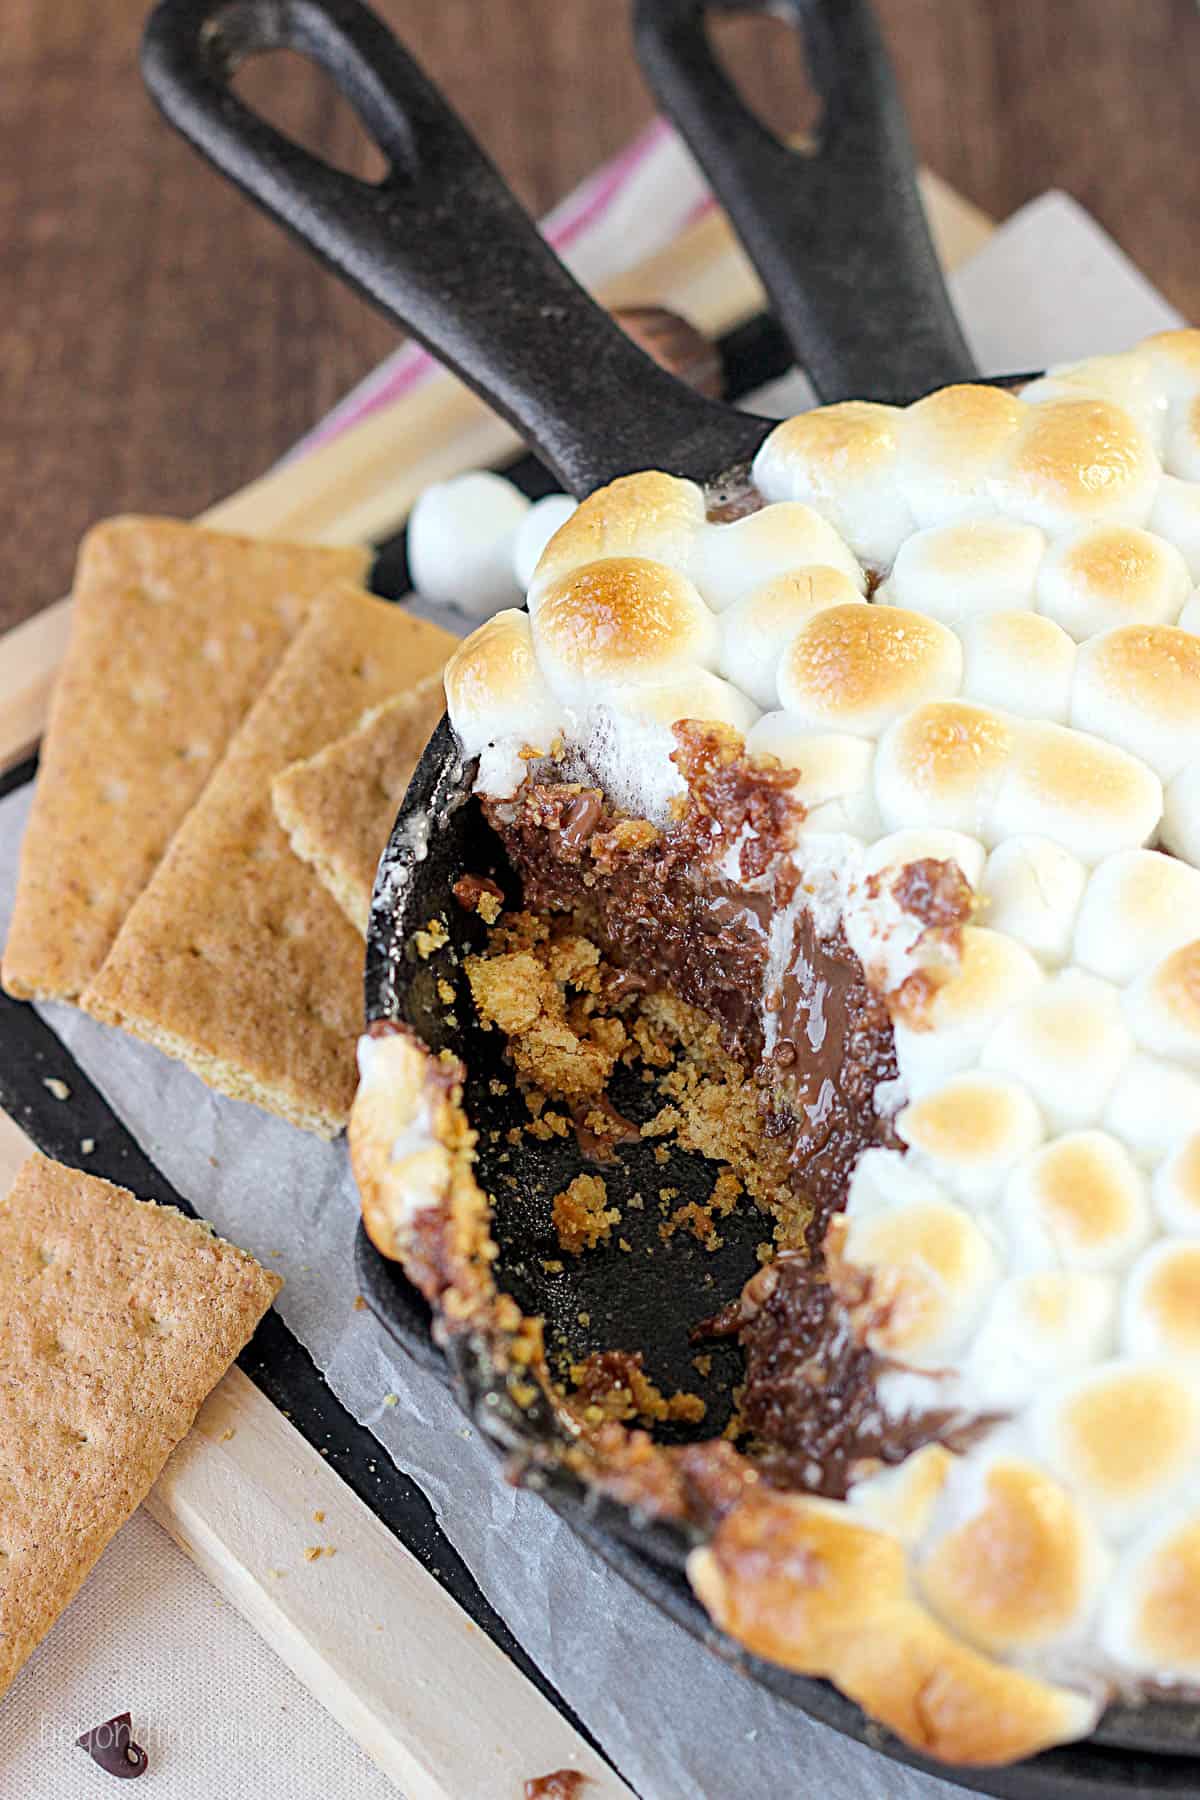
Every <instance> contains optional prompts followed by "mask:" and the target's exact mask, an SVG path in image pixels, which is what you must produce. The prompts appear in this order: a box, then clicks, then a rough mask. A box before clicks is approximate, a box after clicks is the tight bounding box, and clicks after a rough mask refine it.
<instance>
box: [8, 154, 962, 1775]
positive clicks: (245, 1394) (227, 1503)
mask: <svg viewBox="0 0 1200 1800" xmlns="http://www.w3.org/2000/svg"><path fill="white" fill-rule="evenodd" d="M921 184H922V191H923V194H924V198H925V203H926V208H927V210H928V213H929V217H930V222H931V225H932V228H933V234H934V238H935V240H936V242H937V246H938V252H939V254H940V256H941V259H942V262H943V265H944V266H945V267H946V268H947V269H953V268H955V267H957V266H958V264H959V263H961V262H964V261H965V260H966V259H967V258H968V257H969V256H971V255H973V254H974V252H975V251H976V250H978V249H979V248H981V246H982V245H983V244H984V243H985V242H986V240H987V238H988V237H989V235H990V234H991V232H992V230H993V229H994V227H993V225H992V222H991V221H990V220H989V219H987V218H986V217H985V215H984V214H982V213H981V212H980V211H979V210H978V208H976V207H974V206H972V205H971V204H970V203H969V202H968V201H966V200H964V199H962V198H961V196H959V195H958V194H956V193H954V191H953V190H952V189H950V188H948V187H947V186H946V184H945V183H944V182H942V181H940V180H939V179H938V178H937V177H936V176H934V175H931V174H929V173H924V174H923V175H922V178H921ZM599 298H600V299H602V300H603V301H604V302H605V304H606V305H609V306H617V305H638V304H657V305H661V306H669V307H671V308H673V309H674V310H676V311H678V312H681V313H683V314H684V315H685V316H687V317H688V318H690V319H692V320H693V321H694V323H696V324H697V325H698V326H699V327H700V328H701V329H702V330H705V331H707V332H709V333H711V334H713V335H720V334H721V333H723V332H725V331H728V330H729V329H730V328H731V327H732V326H734V325H736V324H738V323H740V322H741V321H742V320H744V319H746V318H749V317H751V316H753V314H755V313H756V312H758V311H760V310H761V309H762V306H763V295H762V289H761V287H760V285H759V283H758V280H757V277H756V276H755V275H754V272H753V270H752V269H751V268H750V265H749V263H748V262H747V261H746V258H745V256H744V255H743V253H742V251H741V249H740V247H739V246H738V244H737V243H736V241H735V240H734V238H733V236H732V234H731V233H730V230H729V227H728V225H727V224H726V223H725V220H724V218H723V216H722V215H720V214H719V213H717V212H715V211H712V212H709V213H707V214H706V215H704V216H703V217H702V218H701V219H700V220H699V221H698V222H697V223H696V224H694V225H693V226H691V227H690V228H689V229H688V230H687V231H686V232H685V233H684V234H683V235H682V236H681V237H679V238H678V239H677V240H676V241H675V242H674V243H672V244H671V245H669V246H668V247H667V248H666V249H665V250H663V251H661V252H659V253H658V254H656V255H655V256H653V257H651V258H649V259H648V260H647V261H646V262H644V263H642V264H641V265H639V266H638V267H637V268H636V269H633V270H630V271H629V272H627V273H626V274H624V275H622V276H620V277H618V278H617V279H615V280H614V281H612V282H609V283H607V284H605V286H604V287H603V288H602V289H601V290H600V292H599ZM414 445H419V446H421V454H420V456H419V457H413V455H412V454H411V453H412V449H413V446H414ZM518 448H519V439H518V438H517V437H516V435H515V433H514V432H513V431H512V430H511V428H510V427H509V426H507V425H505V424H503V423H502V422H501V421H500V420H498V419H497V418H495V416H494V415H493V414H491V413H489V412H488V410H487V409H486V407H485V406H484V405H483V404H482V402H480V401H479V400H478V399H477V398H476V397H475V396H474V395H473V394H471V393H469V392H468V391H467V390H466V389H465V388H463V387H462V386H461V385H460V384H459V383H458V382H456V381H455V380H454V379H453V378H452V377H451V376H448V375H445V374H439V375H437V376H436V377H431V378H430V379H429V380H428V381H426V382H424V383H423V384H422V385H421V386H419V387H418V388H417V389H416V390H415V391H414V392H412V393H411V394H408V395H406V396H405V397H404V398H403V399H401V400H400V401H398V402H397V403H395V404H394V405H392V406H391V407H388V408H385V409H383V410H381V411H380V412H378V413H375V414H373V415H372V416H371V417H370V418H368V419H366V420H364V421H363V422H362V423H361V424H359V425H358V426H356V427H354V428H353V429H352V430H350V431H348V432H346V433H344V434H343V435H342V436H340V437H338V438H335V439H334V440H333V441H332V442H331V443H329V444H326V445H323V446H320V447H319V448H317V449H316V450H314V451H313V452H311V453H310V454H309V455H308V456H306V457H304V458H303V459H302V460H300V461H297V462H295V463H288V464H285V465H284V466H283V467H281V468H279V469H275V470H272V471H271V472H270V473H268V474H266V475H264V476H263V477H262V478H261V479H260V480H258V481H256V482H252V483H251V484H250V486H249V487H246V488H243V489H242V490H241V491H240V492H239V493H236V494H233V495H231V496H230V497H229V498H228V499H227V500H224V501H222V502H221V503H220V504H219V505H218V506H215V507H213V508H212V509H211V510H210V511H209V512H207V513H206V514H204V515H203V518H204V522H205V523H208V524H212V525H217V526H221V527H224V528H227V529H229V530H236V531H243V532H246V533H248V534H250V535H254V536H260V537H282V538H293V539H297V540H300V539H307V540H311V541H316V542H321V543H331V544H346V543H368V542H374V541H379V540H380V539H382V538H384V537H386V536H388V535H390V534H391V533H393V532H395V531H397V530H398V529H399V528H400V526H401V525H402V524H403V522H404V519H405V518H406V517H407V515H408V511H409V508H410V507H411V505H412V502H413V500H414V499H415V498H416V496H417V494H419V493H420V492H421V490H422V488H424V487H426V486H428V484H429V483H430V482H431V481H440V480H443V479H445V477H446V476H448V475H452V474H457V473H458V472H460V471H461V470H463V469H468V468H475V467H479V466H480V465H487V464H492V463H497V462H503V461H504V460H505V459H507V458H509V457H511V456H512V455H514V454H515V453H516V451H517V450H518ZM70 608H71V602H70V599H69V597H68V598H66V599H63V600H59V601H58V602H56V603H55V604H54V605H52V606H49V607H47V608H46V609H45V611H44V612H41V613H38V614H37V615H36V616H35V617H34V618H32V619H29V620H27V621H26V622H25V623H24V624H22V625H19V626H17V627H16V628H15V629H14V630H13V631H10V632H8V633H7V634H6V635H4V636H3V637H0V770H3V769H6V768H9V767H11V766H12V764H13V763H15V762H16V761H17V760H18V759H19V758H20V757H21V756H22V755H24V754H25V753H26V752H27V751H28V750H29V749H30V748H32V746H33V745H34V744H36V742H37V740H38V739H39V737H40V736H41V733H42V730H43V728H44V725H45V721H46V711H47V705H48V702H49V697H50V691H51V688H52V687H53V684H54V680H55V677H56V675H57V672H58V668H59V665H60V663H61V661H62V656H63V651H64V649H65V645H66V639H67V633H68V630H69V627H70ZM29 1148H30V1146H29V1143H28V1141H27V1139H26V1138H25V1137H24V1135H23V1133H22V1132H21V1131H20V1130H19V1129H18V1127H17V1126H16V1125H15V1124H14V1123H13V1122H12V1120H10V1119H9V1118H7V1116H6V1115H5V1114H3V1113H0V1192H4V1191H6V1190H7V1188H8V1186H9V1185H10V1183H11V1181H12V1178H13V1176H14V1175H15V1173H16V1170H17V1167H18V1165H19V1164H20V1162H21V1161H22V1159H23V1158H24V1156H25V1155H26V1154H27V1153H28V1151H29ZM381 1454H382V1452H381ZM146 1506H147V1510H148V1511H149V1512H150V1513H151V1515H152V1516H153V1517H154V1518H155V1519H157V1520H158V1522H159V1524H161V1525H162V1526H164V1527H165V1529H166V1530H167V1531H169V1532H170V1534H171V1536H172V1537H173V1538H174V1539H175V1541H176V1543H178V1544H179V1545H180V1547H181V1548H182V1549H183V1550H185V1551H186V1552H187V1554H188V1555H189V1556H190V1557H191V1558H192V1559H193V1561H195V1562H196V1563H197V1564H198V1565H199V1567H200V1568H202V1569H203V1570H204V1572H205V1573H206V1574H207V1575H208V1576H209V1578H210V1579H211V1580H212V1582H213V1583H214V1585H215V1586H216V1587H217V1588H218V1589H219V1591H220V1592H221V1594H222V1595H223V1596H224V1597H225V1598H226V1599H227V1600H228V1601H229V1602H230V1603H231V1604H232V1605H233V1606H235V1607H236V1608H237V1609H238V1611H239V1612H240V1613H241V1614H242V1615H243V1616H244V1617H245V1618H246V1619H248V1620H249V1621H250V1623H251V1624H252V1625H253V1626H254V1627H255V1629H256V1630H257V1631H258V1632H259V1633H260V1634H261V1635H262V1636H263V1637H264V1638H265V1639H266V1641H267V1642H268V1643H269V1644H270V1645H271V1646H272V1648H273V1649H274V1650H275V1651H276V1652H277V1653H278V1654H279V1655H280V1656H281V1657H282V1658H283V1660H284V1661H285V1662H286V1663H287V1664H288V1666H289V1667H290V1668H291V1669H292V1670H293V1671H294V1673H295V1674H296V1675H297V1676H299V1678H300V1680H301V1681H303V1682H304V1684H305V1685H306V1686H307V1687H308V1688H309V1690H310V1691H311V1692H312V1693H313V1694H314V1695H315V1696H316V1697H317V1698H318V1699H319V1700H320V1701H321V1703H322V1705H324V1706H325V1707H327V1708H328V1710H329V1711H330V1712H331V1713H332V1714H333V1716H334V1717H335V1718H336V1719H337V1720H338V1721H339V1722H340V1723H341V1724H342V1725H343V1726H344V1727H345V1729H346V1730H347V1731H348V1732H350V1734H351V1735H352V1736H353V1737H354V1738H355V1739H356V1740H357V1741H358V1742H359V1743H360V1744H361V1745H362V1746H363V1748H364V1749H365V1750H366V1751H367V1753H368V1754H369V1755H370V1756H372V1757H373V1758H374V1760H375V1761H376V1762H377V1763H378V1764H379V1766H380V1768H382V1769H383V1770H385V1771H386V1773H387V1774H389V1775H390V1776H391V1777H392V1779H393V1780H394V1781H395V1782H396V1783H397V1785H398V1787H399V1788H400V1790H401V1792H402V1793H403V1794H404V1795H405V1796H406V1800H464V1797H465V1796H468V1795H470V1796H475V1795H480V1796H482V1795H485V1794H486V1795H489V1796H492V1795H494V1796H496V1797H497V1800H509V1797H510V1796H511V1800H520V1796H521V1794H522V1792H523V1783H524V1781H525V1780H526V1779H528V1778H529V1777H530V1776H533V1775H537V1774H542V1773H545V1772H546V1771H548V1770H552V1769H559V1768H566V1767H569V1768H576V1769H578V1770H580V1772H581V1773H584V1774H586V1775H588V1776H589V1777H590V1780H591V1783H592V1785H590V1786H588V1787H587V1789H586V1790H585V1791H586V1793H587V1796H588V1800H618V1796H625V1797H630V1800H631V1791H630V1789H629V1788H628V1787H627V1786H626V1785H625V1783H624V1782H623V1781H621V1779H620V1778H619V1777H618V1776H616V1775H614V1773H613V1772H612V1770H611V1769H610V1768H609V1767H608V1765H607V1764H606V1763H605V1762H604V1761H603V1759H602V1758H600V1757H599V1756H597V1755H596V1753H595V1751H593V1750H592V1749H591V1748H590V1746H589V1745H588V1744H587V1743H586V1742H585V1741H584V1739H583V1738H582V1737H581V1736H580V1735H579V1733H578V1732H577V1731H576V1730H575V1729H574V1728H573V1726H571V1724H570V1723H569V1722H568V1721H567V1720H566V1719H565V1718H563V1716H562V1715H561V1714H560V1713H559V1712H558V1711H557V1709H556V1708H555V1707H554V1706H553V1705H552V1704H551V1703H550V1701H548V1700H547V1699H546V1698H545V1697H544V1696H543V1695H542V1694H540V1693H539V1692H538V1690H537V1689H536V1688H535V1687H534V1686H533V1685H532V1683H531V1682H529V1681H527V1680H526V1679H525V1677H524V1676H523V1675H522V1674H521V1673H520V1671H519V1670H518V1669H517V1668H516V1667H515V1666H514V1665H513V1664H512V1663H511V1662H510V1661H509V1659H508V1658H507V1657H506V1656H505V1655H504V1653H503V1651H501V1650H500V1649H498V1648H497V1646H496V1645H495V1644H493V1643H492V1642H491V1640H490V1639H489V1638H488V1637H487V1636H486V1634H485V1633H484V1632H482V1631H481V1630H480V1629H479V1628H478V1627H477V1626H475V1625H474V1624H473V1623H472V1622H471V1620H470V1619H468V1617H467V1615H466V1614H465V1613H464V1612H463V1611H462V1610H461V1608H460V1607H459V1606H458V1605H457V1603H456V1602H455V1601H454V1600H453V1599H452V1598H451V1597H450V1595H449V1594H447V1593H446V1591H445V1590H444V1589H443V1588H442V1587H441V1585H440V1583H439V1582H437V1581H436V1580H435V1578H434V1577H433V1576H432V1575H430V1574H429V1573H428V1572H427V1571H426V1570H425V1569H424V1568H423V1567H422V1566H421V1564H420V1563H419V1562H418V1560H417V1559H416V1557H414V1556H413V1555H412V1554H411V1553H410V1552H409V1551H408V1550H407V1549H406V1548H405V1546H404V1545H403V1544H401V1543H400V1542H399V1540H398V1539H397V1538H395V1537H394V1536H393V1535H392V1533H391V1532H390V1531H389V1530H388V1529H387V1527H386V1526H385V1525H383V1524H382V1523H381V1521H380V1520H379V1519H377V1518H376V1517H375V1515H374V1513H372V1512H371V1511H370V1509H369V1508H368V1507H367V1506H365V1505H364V1504H363V1502H362V1501H361V1500H359V1499H358V1497H357V1496H356V1495H355V1494H353V1493H352V1492H351V1490H350V1489H349V1488H348V1487H347V1486H346V1485H345V1483H344V1482H343V1481H342V1480H341V1479H340V1477H339V1476H337V1475H336V1474H335V1473H334V1471H333V1470H332V1469H331V1468H330V1467H329V1465H328V1464H327V1463H325V1462H324V1461H323V1460H322V1458H321V1457H320V1456H319V1455H318V1454H317V1453H316V1451H314V1450H313V1448H312V1446H311V1445H310V1444H309V1443H308V1442H307V1440H306V1439H305V1438H304V1437H302V1436H301V1434H300V1433H299V1432H298V1431H297V1430H296V1429H295V1428H294V1426H292V1425H291V1424H289V1423H288V1421H287V1419H286V1418H284V1416H283V1414H282V1413H280V1412H279V1411H278V1410H277V1408H276V1407H274V1406H273V1405H272V1404H271V1402H270V1401H269V1400H268V1399H267V1398H266V1397H265V1395H263V1394H262V1393H260V1391H259V1390H258V1389H257V1388H256V1387H255V1386H254V1384H253V1383H252V1382H251V1381H250V1380H249V1379H248V1378H247V1377H246V1376H245V1375H244V1374H243V1373H242V1371H241V1370H240V1369H237V1368H235V1369H232V1370H231V1371H230V1372H229V1374H228V1375H227V1376H226V1377H225V1379H224V1380H223V1381H222V1382H221V1384H220V1386H219V1387H218V1388H217V1389H216V1390H215V1391H214V1393H213V1394H212V1395H211V1396H210V1397H209V1399H208V1401H207V1402H206V1404H205V1406H204V1407H203V1408H202V1410H201V1413H200V1416H199V1418H198V1419H197V1421H196V1425H195V1428H194V1430H193V1431H192V1433H191V1435H190V1436H189V1437H188V1438H187V1439H186V1440H185V1442H184V1443H182V1444H181V1445H180V1446H179V1448H178V1449H177V1450H176V1452H175V1454H174V1455H173V1456H172V1458H171V1460H170V1462H169V1463H168V1464H167V1466H166V1468H165V1470H164V1471H163V1473H162V1475H161V1476H160V1477H159V1480H158V1482H157V1484H156V1486H155V1488H154V1490H153V1492H152V1494H151V1495H150V1498H149V1499H148V1501H147V1502H146ZM314 1512H323V1513H324V1515H325V1517H324V1520H323V1521H322V1522H321V1524H320V1527H319V1530H318V1528H317V1527H315V1526H314V1523H313V1513H314ZM314 1541H319V1542H321V1543H326V1544H332V1545H335V1546H336V1548H337V1552H338V1554H337V1555H336V1556H335V1557H333V1558H325V1557H322V1558H320V1559H319V1560H318V1561H315V1562H312V1563H308V1562H306V1561H305V1558H304V1551H305V1548H306V1547H307V1546H308V1545H310V1544H312V1543H313V1542H314ZM281 1570H285V1571H290V1572H291V1573H290V1574H289V1575H288V1577H287V1578H286V1579H283V1578H281V1577H280V1571H281ZM399 1671H403V1676H402V1677H401V1676H400V1674H399V1673H398V1672H399Z"/></svg>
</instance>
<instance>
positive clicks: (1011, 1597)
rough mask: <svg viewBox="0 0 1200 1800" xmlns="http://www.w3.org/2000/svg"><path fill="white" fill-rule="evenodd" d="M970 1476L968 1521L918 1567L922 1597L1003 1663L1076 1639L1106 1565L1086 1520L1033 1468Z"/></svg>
mask: <svg viewBox="0 0 1200 1800" xmlns="http://www.w3.org/2000/svg"><path fill="white" fill-rule="evenodd" d="M971 1473H972V1474H973V1475H974V1476H975V1482H974V1483H973V1485H974V1486H975V1490H976V1491H975V1492H974V1493H973V1494H972V1495H971V1498H970V1501H969V1502H968V1506H967V1510H966V1516H965V1517H963V1518H960V1519H959V1520H958V1521H956V1523H955V1524H954V1525H953V1527H952V1528H951V1529H950V1530H949V1531H947V1532H946V1533H945V1534H944V1535H942V1536H941V1537H938V1538H936V1539H935V1540H934V1542H933V1543H932V1544H931V1545H930V1546H929V1548H928V1549H927V1550H926V1551H925V1552H924V1553H923V1555H922V1556H921V1557H920V1560H919V1561H918V1563H917V1581H918V1586H919V1589H920V1592H921V1595H922V1597H923V1598H924V1600H925V1601H926V1603H927V1604H928V1605H929V1606H930V1607H932V1609H933V1611H934V1612H935V1613H936V1614H937V1615H938V1616H939V1617H940V1618H941V1619H943V1620H944V1621H945V1622H946V1624H947V1625H949V1626H950V1628H951V1630H953V1631H956V1632H958V1633H959V1634H960V1635H961V1636H963V1637H964V1638H966V1639H967V1641H968V1642H969V1643H972V1644H975V1645H976V1646H977V1647H978V1648H979V1649H981V1650H987V1651H991V1652H993V1653H995V1654H999V1655H1013V1654H1015V1653H1018V1652H1021V1651H1025V1652H1028V1651H1031V1650H1034V1649H1042V1648H1045V1647H1046V1646H1049V1645H1051V1644H1055V1643H1058V1642H1061V1640H1062V1639H1064V1638H1067V1637H1070V1636H1072V1635H1074V1634H1077V1633H1078V1632H1079V1630H1080V1629H1081V1627H1082V1626H1083V1625H1084V1624H1085V1623H1086V1622H1087V1619H1088V1617H1089V1615H1090V1613H1091V1612H1092V1610H1093V1608H1094V1606H1095V1604H1096V1601H1097V1599H1098V1597H1099V1594H1100V1590H1101V1584H1102V1582H1103V1579H1104V1576H1105V1574H1106V1572H1107V1569H1108V1565H1109V1557H1108V1554H1107V1552H1106V1551H1105V1549H1104V1546H1103V1544H1102V1542H1101V1540H1100V1539H1099V1538H1098V1536H1097V1534H1096V1531H1095V1528H1094V1526H1093V1525H1092V1524H1091V1522H1090V1521H1089V1519H1088V1517H1087V1514H1086V1513H1085V1512H1084V1511H1083V1509H1082V1508H1081V1507H1080V1506H1078V1505H1077V1504H1076V1502H1075V1500H1074V1499H1073V1498H1072V1496H1071V1495H1070V1494H1069V1493H1068V1492H1067V1491H1066V1489H1065V1488H1063V1487H1061V1486H1060V1485H1059V1483H1058V1482H1056V1481H1053V1480H1051V1478H1050V1477H1049V1476H1048V1475H1046V1474H1045V1472H1044V1471H1043V1470H1041V1469H1039V1468H1037V1467H1036V1466H1035V1465H1034V1464H1032V1463H1029V1462H1025V1461H1021V1460H1018V1459H1017V1458H1015V1457H1010V1456H997V1457H995V1458H994V1459H992V1460H990V1462H989V1463H988V1464H986V1465H984V1466H983V1467H982V1468H980V1469H979V1470H978V1471H975V1470H972V1471H971Z"/></svg>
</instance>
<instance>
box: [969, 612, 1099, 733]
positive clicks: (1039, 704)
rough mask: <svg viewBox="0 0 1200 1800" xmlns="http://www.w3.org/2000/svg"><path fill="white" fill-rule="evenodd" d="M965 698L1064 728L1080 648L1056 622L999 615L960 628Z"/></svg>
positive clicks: (1029, 615)
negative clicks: (1051, 722)
mask: <svg viewBox="0 0 1200 1800" xmlns="http://www.w3.org/2000/svg"><path fill="white" fill-rule="evenodd" d="M959 635H960V636H961V638H962V646H963V684H962V691H963V697H964V699H967V700H981V701H983V702H984V703H985V704H986V705H988V706H997V707H1004V708H1006V709H1007V711H1008V712H1010V713H1016V714H1017V715H1018V716H1019V717H1024V718H1030V719H1049V720H1051V721H1053V722H1055V723H1058V724H1062V723H1064V722H1065V720H1066V717H1067V709H1068V707H1069V706H1070V701H1071V678H1072V676H1073V674H1074V672H1075V646H1074V644H1073V643H1072V642H1071V639H1070V638H1069V637H1068V636H1067V634H1066V632H1065V631H1063V629H1062V628H1061V626H1058V625H1056V624H1055V623H1054V621H1053V619H1044V618H1043V617H1042V615H1041V614H1040V613H1035V612H994V613H989V614H988V615H987V616H986V617H984V618H980V619H969V620H967V621H966V622H965V623H964V624H963V625H962V626H960V628H959Z"/></svg>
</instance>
